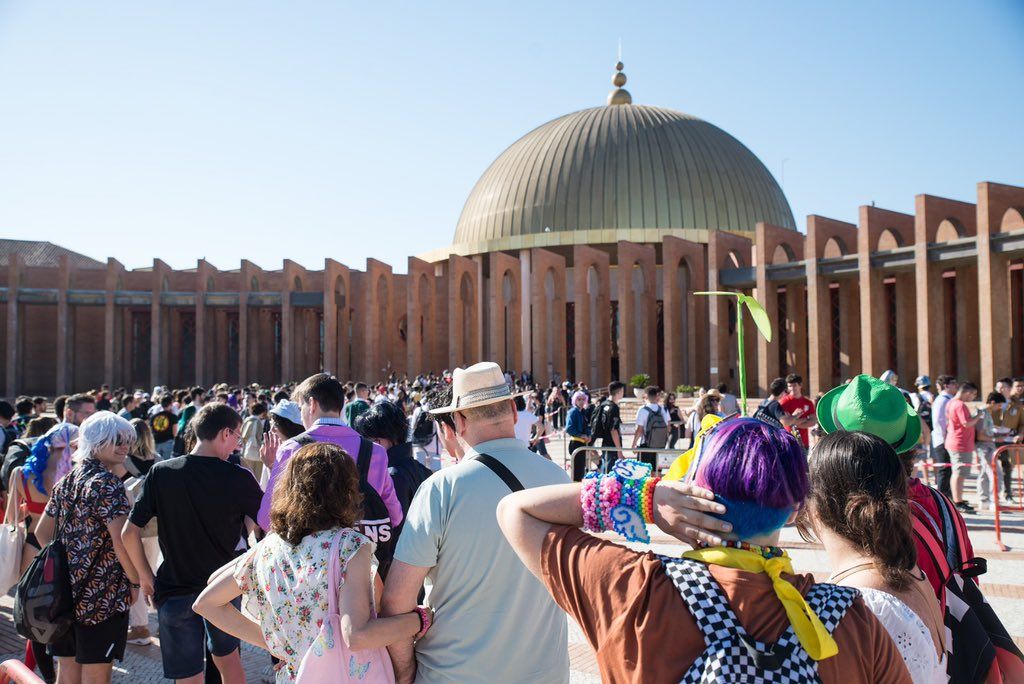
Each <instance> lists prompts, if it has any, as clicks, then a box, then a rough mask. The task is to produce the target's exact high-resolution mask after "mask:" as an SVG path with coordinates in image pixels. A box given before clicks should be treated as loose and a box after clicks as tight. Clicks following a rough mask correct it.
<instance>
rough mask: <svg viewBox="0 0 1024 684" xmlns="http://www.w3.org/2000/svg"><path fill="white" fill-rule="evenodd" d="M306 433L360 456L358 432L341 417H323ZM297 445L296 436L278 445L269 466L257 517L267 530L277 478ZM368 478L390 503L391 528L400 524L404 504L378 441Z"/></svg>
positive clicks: (382, 497) (385, 502) (386, 457)
mask: <svg viewBox="0 0 1024 684" xmlns="http://www.w3.org/2000/svg"><path fill="white" fill-rule="evenodd" d="M304 434H305V435H307V436H309V437H312V438H313V439H315V440H316V441H318V442H328V443H329V444H337V445H338V446H340V447H341V448H342V449H344V450H345V452H346V453H348V454H349V455H351V457H352V458H353V459H354V458H357V457H358V456H359V439H360V438H359V433H358V432H356V431H355V430H353V429H352V428H350V427H346V426H344V425H342V424H341V419H340V418H321V419H319V420H317V421H316V423H314V424H313V427H312V428H310V429H309V430H307V431H306V432H305V433H304ZM298 448H299V443H298V442H296V441H295V440H294V439H289V440H288V441H287V442H285V443H283V444H282V445H281V446H279V447H278V448H277V460H276V461H274V465H273V466H272V467H271V469H270V481H269V482H267V489H266V491H264V493H263V502H262V503H261V504H260V512H259V515H258V516H257V520H256V522H257V523H259V526H260V527H262V528H263V529H264V530H269V529H270V500H271V499H272V498H273V496H274V485H276V484H277V479H278V478H279V477H281V473H283V472H284V464H285V463H287V462H288V459H289V458H291V457H292V454H294V453H295V451H296V450H298ZM366 479H367V480H368V481H369V483H370V486H371V487H373V488H374V489H376V490H377V493H378V494H380V498H381V499H383V500H384V505H385V506H387V508H388V514H389V515H390V516H391V526H392V528H395V527H398V526H399V525H401V524H402V507H401V506H400V505H399V503H398V497H397V496H396V495H395V484H394V482H392V480H391V474H390V473H389V472H388V452H387V451H385V450H384V447H382V446H381V445H379V444H374V445H373V455H372V456H371V457H370V472H369V473H367V476H366Z"/></svg>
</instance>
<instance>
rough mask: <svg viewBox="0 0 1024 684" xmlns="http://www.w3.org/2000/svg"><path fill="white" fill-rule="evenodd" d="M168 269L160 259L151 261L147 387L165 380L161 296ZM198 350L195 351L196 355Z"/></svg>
mask: <svg viewBox="0 0 1024 684" xmlns="http://www.w3.org/2000/svg"><path fill="white" fill-rule="evenodd" d="M169 272H170V267H169V266H168V265H167V264H165V263H164V262H163V261H161V260H160V259H154V260H153V283H152V290H151V291H152V301H151V302H150V338H149V386H150V387H155V386H157V385H160V384H163V382H164V380H165V378H166V369H165V368H164V363H163V358H164V352H165V349H164V344H163V342H164V324H163V323H164V322H163V313H164V307H163V302H162V301H161V294H162V293H163V291H164V278H165V277H166V276H167V274H168V273H169ZM199 353H200V350H199V349H198V348H197V349H196V354H197V355H198V354H199Z"/></svg>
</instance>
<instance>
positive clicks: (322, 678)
mask: <svg viewBox="0 0 1024 684" xmlns="http://www.w3.org/2000/svg"><path fill="white" fill-rule="evenodd" d="M340 541H341V533H338V536H336V537H335V538H334V541H333V542H331V551H330V553H331V555H330V561H329V562H328V564H327V596H328V599H327V602H328V603H327V616H326V617H325V618H324V622H323V625H321V626H320V633H319V634H318V635H317V637H316V639H314V640H313V643H312V644H310V647H309V650H308V651H306V654H305V655H304V656H302V662H301V663H299V672H298V675H297V677H296V681H297V682H299V683H300V684H321V683H326V682H338V683H339V684H343V683H344V684H351V683H353V682H367V683H368V684H395V671H394V668H393V667H392V666H391V656H389V655H388V650H387V649H386V648H373V649H367V650H365V651H352V650H350V649H349V648H348V646H346V645H345V640H344V639H343V638H342V636H341V615H340V614H339V613H338V580H339V578H340V576H341V569H340V568H339V567H338V543H339V542H340ZM368 579H369V580H370V602H371V604H372V603H373V577H372V576H371V577H370V578H368ZM371 615H372V616H373V618H376V617H377V610H376V608H375V607H372V608H371Z"/></svg>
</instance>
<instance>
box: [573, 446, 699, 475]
mask: <svg viewBox="0 0 1024 684" xmlns="http://www.w3.org/2000/svg"><path fill="white" fill-rule="evenodd" d="M581 451H583V452H593V453H596V454H600V455H601V456H602V458H603V456H604V454H611V453H615V454H626V453H634V454H636V455H637V456H639V455H640V454H641V453H644V454H655V455H657V457H658V459H657V461H656V462H657V468H656V470H667V469H669V468H671V467H672V462H673V461H675V460H676V459H677V458H679V457H680V456H682V455H683V454H684V453H686V451H685V449H649V448H646V447H637V448H636V449H630V448H627V447H617V446H591V445H589V444H580V445H579V446H577V447H576V448H574V449H572V450H571V451H570V450H568V449H567V450H566V454H565V457H564V458H563V459H562V467H563V468H565V469H566V470H567V471H568V472H572V458H573V456H575V455H576V454H578V453H580V452H581ZM662 457H665V458H664V460H663V458H662ZM666 461H667V462H666Z"/></svg>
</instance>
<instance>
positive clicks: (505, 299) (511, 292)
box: [501, 271, 516, 368]
mask: <svg viewBox="0 0 1024 684" xmlns="http://www.w3.org/2000/svg"><path fill="white" fill-rule="evenodd" d="M515 296H516V287H515V280H514V279H513V278H512V273H511V272H510V271H505V272H504V273H503V274H502V276H501V334H502V343H501V348H502V349H503V350H504V354H503V358H502V368H512V367H513V359H512V345H513V344H514V340H513V339H512V322H513V321H514V320H515V311H514V310H513V308H512V304H513V302H514V301H515Z"/></svg>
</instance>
